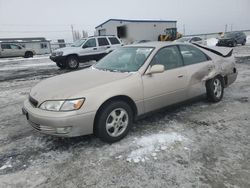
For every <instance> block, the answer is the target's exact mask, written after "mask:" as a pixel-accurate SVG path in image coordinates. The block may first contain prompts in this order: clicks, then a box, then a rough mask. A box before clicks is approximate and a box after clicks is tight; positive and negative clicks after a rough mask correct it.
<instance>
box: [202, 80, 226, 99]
mask: <svg viewBox="0 0 250 188" xmlns="http://www.w3.org/2000/svg"><path fill="white" fill-rule="evenodd" d="M206 89H207V98H208V100H209V101H211V102H219V101H221V99H222V98H223V95H224V84H223V79H222V78H221V77H219V76H216V77H215V78H213V79H211V80H208V81H207V83H206Z"/></svg>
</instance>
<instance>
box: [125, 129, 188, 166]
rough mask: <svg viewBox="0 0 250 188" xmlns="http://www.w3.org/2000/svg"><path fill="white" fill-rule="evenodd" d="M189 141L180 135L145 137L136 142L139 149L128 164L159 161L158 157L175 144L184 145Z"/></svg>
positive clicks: (133, 153) (130, 156)
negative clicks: (183, 143) (152, 160)
mask: <svg viewBox="0 0 250 188" xmlns="http://www.w3.org/2000/svg"><path fill="white" fill-rule="evenodd" d="M186 140H187V139H186V138H185V137H183V136H182V135H180V134H178V133H175V132H173V133H158V134H153V135H149V136H143V137H141V138H139V139H136V140H135V141H134V143H135V145H136V146H137V149H135V150H134V151H132V152H131V153H130V154H129V156H128V157H127V161H128V162H134V163H139V162H145V161H147V160H150V158H152V159H154V160H157V155H158V154H159V153H160V152H163V151H165V150H167V149H169V148H170V147H171V146H173V145H174V144H175V143H182V142H184V141H186Z"/></svg>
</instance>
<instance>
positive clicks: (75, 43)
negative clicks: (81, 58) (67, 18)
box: [71, 39, 87, 47]
mask: <svg viewBox="0 0 250 188" xmlns="http://www.w3.org/2000/svg"><path fill="white" fill-rule="evenodd" d="M86 40H87V39H80V40H77V41H75V42H74V43H73V44H71V47H80V46H82V44H83V43H84V42H85V41H86Z"/></svg>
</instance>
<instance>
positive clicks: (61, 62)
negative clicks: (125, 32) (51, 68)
mask: <svg viewBox="0 0 250 188" xmlns="http://www.w3.org/2000/svg"><path fill="white" fill-rule="evenodd" d="M120 46H122V44H121V41H120V40H119V39H118V38H117V37H116V36H93V37H88V38H83V39H80V40H78V41H76V42H75V43H73V44H72V45H71V46H70V47H65V48H60V49H57V50H55V51H53V52H52V54H51V56H50V59H51V60H52V61H54V62H56V64H57V66H58V67H60V68H62V69H63V68H69V69H77V68H78V66H79V63H80V62H87V61H90V60H96V61H98V60H100V59H101V58H103V57H104V56H105V55H107V54H108V53H110V52H111V51H113V50H114V49H116V48H117V47H120Z"/></svg>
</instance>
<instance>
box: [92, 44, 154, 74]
mask: <svg viewBox="0 0 250 188" xmlns="http://www.w3.org/2000/svg"><path fill="white" fill-rule="evenodd" d="M152 50H153V48H149V47H138V48H137V47H124V48H119V49H117V50H115V51H113V52H112V53H110V54H109V55H107V56H105V57H104V58H103V59H101V60H100V61H99V62H98V63H97V64H96V65H95V66H94V67H95V68H97V69H100V70H108V71H118V72H135V71H138V70H139V68H140V67H141V66H142V65H143V64H144V63H145V61H146V59H147V58H148V56H149V55H150V53H151V52H152Z"/></svg>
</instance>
